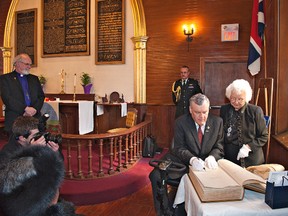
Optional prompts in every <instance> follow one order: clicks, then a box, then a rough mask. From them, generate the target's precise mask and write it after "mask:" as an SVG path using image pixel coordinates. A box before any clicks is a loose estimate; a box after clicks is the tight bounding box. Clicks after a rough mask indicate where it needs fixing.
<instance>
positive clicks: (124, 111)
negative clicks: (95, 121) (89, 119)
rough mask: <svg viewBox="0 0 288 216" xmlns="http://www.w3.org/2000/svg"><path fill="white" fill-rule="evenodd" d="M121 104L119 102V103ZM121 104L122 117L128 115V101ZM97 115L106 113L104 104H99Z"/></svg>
mask: <svg viewBox="0 0 288 216" xmlns="http://www.w3.org/2000/svg"><path fill="white" fill-rule="evenodd" d="M118 104H119V103H118ZM120 106H121V117H124V116H127V103H120ZM96 109H97V112H96V113H97V116H100V115H103V114H104V105H103V104H97V106H96Z"/></svg>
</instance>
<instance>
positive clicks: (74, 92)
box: [73, 73, 77, 101]
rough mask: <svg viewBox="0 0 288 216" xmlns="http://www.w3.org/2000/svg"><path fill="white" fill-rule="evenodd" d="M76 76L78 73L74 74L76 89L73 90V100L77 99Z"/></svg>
mask: <svg viewBox="0 0 288 216" xmlns="http://www.w3.org/2000/svg"><path fill="white" fill-rule="evenodd" d="M76 76H77V74H76V73H75V74H74V91H73V101H76Z"/></svg>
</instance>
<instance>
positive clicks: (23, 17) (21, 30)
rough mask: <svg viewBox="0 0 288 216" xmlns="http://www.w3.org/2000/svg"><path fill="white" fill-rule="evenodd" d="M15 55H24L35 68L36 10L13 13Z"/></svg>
mask: <svg viewBox="0 0 288 216" xmlns="http://www.w3.org/2000/svg"><path fill="white" fill-rule="evenodd" d="M15 18H16V24H15V55H18V54H20V53H26V54H28V55H29V56H30V58H31V60H32V66H37V9H36V8H34V9H30V10H23V11H17V12H15Z"/></svg>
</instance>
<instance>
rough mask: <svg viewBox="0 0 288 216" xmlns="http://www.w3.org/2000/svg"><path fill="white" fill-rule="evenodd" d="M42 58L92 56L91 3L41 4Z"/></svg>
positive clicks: (55, 0)
mask: <svg viewBox="0 0 288 216" xmlns="http://www.w3.org/2000/svg"><path fill="white" fill-rule="evenodd" d="M42 11H43V13H42V14H43V17H42V21H43V25H42V26H43V27H42V36H43V37H42V38H43V39H42V40H43V41H42V57H54V56H78V55H90V27H89V23H90V0H77V1H75V0H42Z"/></svg>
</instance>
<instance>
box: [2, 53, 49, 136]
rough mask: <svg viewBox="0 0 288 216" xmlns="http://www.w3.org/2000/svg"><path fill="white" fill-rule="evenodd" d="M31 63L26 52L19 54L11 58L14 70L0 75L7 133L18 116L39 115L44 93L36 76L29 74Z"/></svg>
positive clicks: (10, 131) (37, 116) (10, 130)
mask: <svg viewBox="0 0 288 216" xmlns="http://www.w3.org/2000/svg"><path fill="white" fill-rule="evenodd" d="M31 64H32V61H31V58H30V57H29V56H28V55H27V54H24V53H22V54H19V55H17V56H16V57H15V58H14V60H13V67H14V70H13V71H12V72H11V73H7V74H4V75H1V76H0V93H1V97H2V100H3V103H4V104H5V128H4V129H5V131H6V132H8V133H9V134H11V133H12V124H13V122H14V120H15V119H16V118H17V117H18V116H33V117H36V118H39V117H40V116H41V113H40V110H41V108H42V106H43V103H44V98H45V95H44V92H43V90H42V87H41V84H40V81H39V79H38V77H37V76H35V75H32V74H30V69H31Z"/></svg>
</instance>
